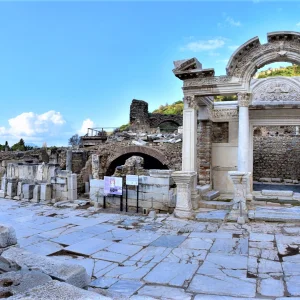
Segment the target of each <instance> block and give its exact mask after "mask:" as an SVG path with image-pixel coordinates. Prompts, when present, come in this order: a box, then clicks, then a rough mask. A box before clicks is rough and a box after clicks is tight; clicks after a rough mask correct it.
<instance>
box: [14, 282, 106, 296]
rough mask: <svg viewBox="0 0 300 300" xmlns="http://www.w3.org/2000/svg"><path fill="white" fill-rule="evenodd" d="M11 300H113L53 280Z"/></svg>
mask: <svg viewBox="0 0 300 300" xmlns="http://www.w3.org/2000/svg"><path fill="white" fill-rule="evenodd" d="M9 299H11V300H21V299H22V300H41V299H48V300H57V299H59V300H70V299H72V300H87V299H88V300H109V299H111V298H109V297H105V296H103V295H99V294H96V293H93V292H90V291H86V290H83V289H79V288H78V287H75V286H73V285H70V284H67V283H65V282H59V281H57V280H52V281H50V282H47V283H45V284H43V285H39V286H37V287H34V288H32V289H30V290H27V291H26V292H24V293H21V294H18V295H15V296H12V297H10V298H9Z"/></svg>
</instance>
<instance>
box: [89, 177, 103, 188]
mask: <svg viewBox="0 0 300 300" xmlns="http://www.w3.org/2000/svg"><path fill="white" fill-rule="evenodd" d="M90 188H102V189H103V188H104V180H103V179H91V180H90Z"/></svg>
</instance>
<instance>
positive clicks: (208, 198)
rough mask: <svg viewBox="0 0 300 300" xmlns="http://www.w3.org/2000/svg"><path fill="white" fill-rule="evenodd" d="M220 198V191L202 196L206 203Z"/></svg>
mask: <svg viewBox="0 0 300 300" xmlns="http://www.w3.org/2000/svg"><path fill="white" fill-rule="evenodd" d="M219 196H220V192H219V191H209V192H207V193H205V194H204V195H203V196H202V198H203V200H206V201H212V200H214V199H215V198H217V197H219Z"/></svg>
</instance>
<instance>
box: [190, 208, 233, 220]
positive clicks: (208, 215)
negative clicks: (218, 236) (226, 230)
mask: <svg viewBox="0 0 300 300" xmlns="http://www.w3.org/2000/svg"><path fill="white" fill-rule="evenodd" d="M228 213H229V210H206V209H203V210H202V209H201V208H200V210H199V212H198V213H197V214H196V217H195V219H196V220H197V221H201V222H222V221H224V220H225V218H226V216H227V214H228Z"/></svg>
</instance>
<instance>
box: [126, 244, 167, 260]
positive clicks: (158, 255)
mask: <svg viewBox="0 0 300 300" xmlns="http://www.w3.org/2000/svg"><path fill="white" fill-rule="evenodd" d="M171 250H172V248H166V247H153V246H149V247H147V248H145V249H143V250H141V251H140V252H139V253H137V254H135V255H134V256H132V257H131V258H130V260H134V261H142V262H157V263H158V262H161V261H162V260H163V259H164V258H165V257H166V256H168V255H169V254H170V252H171Z"/></svg>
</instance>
